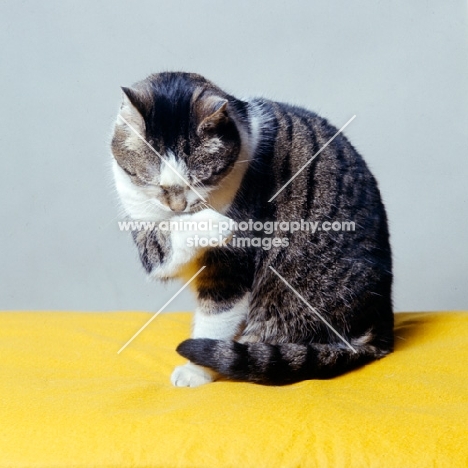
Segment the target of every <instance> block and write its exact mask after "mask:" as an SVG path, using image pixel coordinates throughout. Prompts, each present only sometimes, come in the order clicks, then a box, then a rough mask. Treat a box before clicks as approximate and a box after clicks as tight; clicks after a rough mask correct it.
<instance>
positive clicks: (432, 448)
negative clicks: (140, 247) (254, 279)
mask: <svg viewBox="0 0 468 468" xmlns="http://www.w3.org/2000/svg"><path fill="white" fill-rule="evenodd" d="M150 317H151V314H149V313H141V312H139V313H137V312H116V313H72V312H4V313H0V335H1V338H0V356H1V362H0V369H1V377H0V399H1V405H0V422H1V424H0V466H1V467H2V468H3V467H10V466H11V467H30V466H31V467H32V466H34V467H47V468H49V467H61V466H63V467H81V466H83V467H95V466H96V467H140V466H141V467H143V466H144V467H164V468H171V467H235V468H243V467H255V468H258V467H268V468H274V467H282V468H283V467H286V468H288V467H328V466H330V467H360V468H362V467H371V466H372V467H429V466H430V467H433V466H437V467H445V466H447V467H466V466H468V313H463V312H461V313H460V312H459V313H454V312H450V313H410V314H398V315H397V316H396V330H395V334H396V351H395V353H394V354H392V355H390V356H388V357H386V358H385V359H383V360H381V361H378V362H375V363H373V364H371V365H368V366H366V367H364V368H362V369H359V370H357V371H355V372H352V373H350V374H347V375H344V376H341V377H339V378H336V379H333V380H329V381H307V382H300V383H298V384H294V385H291V386H286V387H262V386H257V385H254V384H248V383H235V382H228V381H220V382H215V383H212V384H209V385H206V386H202V387H198V388H174V387H172V386H171V384H170V382H169V376H170V374H171V371H172V369H173V367H174V366H175V365H178V364H181V363H182V362H184V361H183V359H182V358H181V357H179V356H178V355H177V354H176V353H175V351H174V349H175V347H176V346H177V344H178V343H179V342H180V341H182V340H183V339H184V338H186V337H188V334H189V328H190V317H191V316H190V314H187V313H180V314H165V315H160V316H159V317H157V318H156V319H155V320H154V321H153V322H152V323H151V325H150V326H149V327H148V328H147V329H146V330H144V331H143V332H142V333H141V335H139V336H138V337H137V338H136V339H135V341H134V342H133V343H131V344H130V345H129V346H128V347H127V348H126V349H125V350H124V351H123V352H122V353H121V354H120V355H118V354H117V351H118V350H119V348H120V347H121V346H122V345H123V344H124V343H125V342H126V341H127V340H128V339H129V338H130V337H131V336H132V335H133V334H134V333H135V332H136V331H137V330H138V329H139V328H140V327H141V326H142V325H143V324H144V323H145V322H146V321H147V320H148V319H149V318H150Z"/></svg>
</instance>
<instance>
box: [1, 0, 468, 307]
mask: <svg viewBox="0 0 468 468" xmlns="http://www.w3.org/2000/svg"><path fill="white" fill-rule="evenodd" d="M467 23H468V22H467V7H466V4H465V2H464V1H461V0H460V1H455V0H452V1H450V2H448V1H447V2H442V1H440V0H412V1H411V2H407V1H393V2H377V1H375V0H368V1H353V2H343V1H326V2H318V1H314V2H312V1H309V0H307V1H306V0H304V1H289V2H286V1H278V0H268V1H256V2H252V1H236V2H232V1H219V0H217V1H215V0H213V1H204V0H194V1H186V2H181V1H166V2H161V1H159V2H158V1H141V2H129V1H128V2H125V1H112V2H111V1H105V2H95V1H73V2H72V1H65V2H63V1H47V2H33V1H22V2H19V1H2V2H1V3H0V54H1V68H0V74H1V75H0V92H1V97H2V98H1V99H2V101H1V102H2V112H1V113H0V119H1V125H0V143H1V170H0V191H1V193H0V195H1V208H0V210H1V211H0V220H1V223H2V225H1V229H0V256H1V257H0V265H1V270H0V299H1V301H0V308H2V309H65V310H73V309H75V310H77V309H83V310H113V309H131V310H137V309H143V310H157V309H158V308H159V307H160V306H161V305H162V304H163V302H164V301H165V300H167V299H168V298H169V297H170V296H171V295H172V294H173V293H174V292H175V291H176V290H177V289H178V288H179V287H180V284H178V283H173V284H170V285H168V286H162V285H160V284H156V283H149V282H148V281H147V280H146V279H145V275H144V274H143V270H142V268H141V267H140V265H139V262H138V259H137V254H136V250H135V249H134V248H133V245H132V242H131V239H130V235H129V234H128V233H121V232H119V231H118V228H117V220H118V211H117V203H116V197H115V194H114V192H113V187H112V179H111V175H110V171H109V162H110V152H109V149H108V142H109V138H110V134H111V129H112V124H113V120H114V118H115V115H116V112H117V109H118V107H119V103H120V90H119V86H121V85H129V84H131V83H132V82H134V81H137V80H140V79H142V78H144V77H145V76H146V75H147V74H149V73H152V72H157V71H163V70H185V71H196V72H198V73H201V74H204V75H206V76H207V77H208V78H210V79H212V80H213V81H215V82H216V83H217V84H219V85H220V86H222V87H224V88H225V89H226V90H227V91H230V92H231V93H233V94H235V95H238V96H240V97H243V96H249V95H257V94H261V95H264V96H267V97H270V98H273V99H277V100H281V101H289V102H292V103H295V104H301V105H303V106H306V107H308V108H310V109H312V110H315V111H316V112H319V113H321V114H322V115H323V116H325V117H327V118H328V119H329V120H330V121H331V122H332V123H334V124H335V125H336V126H337V127H340V126H341V125H343V124H344V123H345V122H346V121H347V120H348V119H349V118H350V117H351V116H352V115H353V114H356V115H357V118H356V119H355V120H354V121H353V122H352V123H351V124H350V126H349V127H348V128H347V129H346V132H345V133H346V135H348V137H349V138H350V139H351V141H352V142H353V144H354V145H355V146H356V147H357V148H358V150H359V151H360V152H361V153H362V154H363V155H364V157H365V158H366V160H367V161H368V163H369V165H370V167H371V169H372V170H373V172H374V174H375V175H376V176H377V178H378V180H379V181H380V186H381V190H382V194H383V197H384V200H385V202H386V205H387V209H388V214H389V218H390V226H391V233H392V242H393V248H394V260H395V295H394V298H395V307H396V310H398V311H402V310H436V309H442V310H445V309H452V308H455V309H463V308H467V307H468V284H467V276H466V270H467V264H468V249H467V248H466V238H467V232H468V217H467V211H468V210H467V192H468V190H467V188H466V183H467V182H466V179H467V175H468V157H467V143H468V137H467V129H468V106H467V104H468V79H467V78H468V73H467V72H468V63H467V60H468V41H467ZM193 306H194V302H193V299H192V298H191V296H190V294H189V293H187V294H183V295H181V296H180V297H179V298H178V299H176V300H175V301H174V302H173V303H172V304H171V305H170V306H169V307H168V310H181V309H184V310H189V309H192V308H193Z"/></svg>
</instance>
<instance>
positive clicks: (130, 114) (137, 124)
mask: <svg viewBox="0 0 468 468" xmlns="http://www.w3.org/2000/svg"><path fill="white" fill-rule="evenodd" d="M145 111H146V108H145V105H144V102H143V100H142V97H141V96H140V95H139V93H138V91H136V90H134V89H132V88H126V87H124V86H122V104H121V106H120V111H119V117H118V118H117V123H118V124H121V125H125V124H129V125H131V126H132V127H134V128H135V130H138V131H140V132H143V131H144V130H145V119H144V117H143V115H144V113H145ZM120 117H121V118H120Z"/></svg>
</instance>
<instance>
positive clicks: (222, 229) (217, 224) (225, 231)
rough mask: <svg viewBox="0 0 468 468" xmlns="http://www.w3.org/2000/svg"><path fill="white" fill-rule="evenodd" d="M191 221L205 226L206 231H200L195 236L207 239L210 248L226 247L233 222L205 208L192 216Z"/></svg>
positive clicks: (230, 236) (231, 234) (230, 237)
mask: <svg viewBox="0 0 468 468" xmlns="http://www.w3.org/2000/svg"><path fill="white" fill-rule="evenodd" d="M193 219H194V220H196V221H198V222H199V223H201V224H203V225H204V226H206V228H207V229H206V230H201V231H199V232H198V233H197V234H198V235H199V236H200V237H205V238H207V239H209V240H210V243H209V245H210V247H215V246H216V245H218V246H223V245H227V243H228V242H229V241H230V240H231V239H232V236H233V232H232V230H233V221H232V220H231V219H230V218H228V217H227V216H224V215H223V214H221V213H219V212H217V211H214V210H212V209H210V208H207V209H205V210H202V211H199V212H197V213H196V214H195V215H193ZM201 224H200V226H201ZM214 241H216V243H215V242H214Z"/></svg>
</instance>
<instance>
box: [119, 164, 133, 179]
mask: <svg viewBox="0 0 468 468" xmlns="http://www.w3.org/2000/svg"><path fill="white" fill-rule="evenodd" d="M120 167H121V168H122V170H123V171H124V172H125V174H127V175H129V176H130V177H135V176H136V174H134V173H133V172H130V171H129V170H127V169H125V167H122V166H120Z"/></svg>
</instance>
